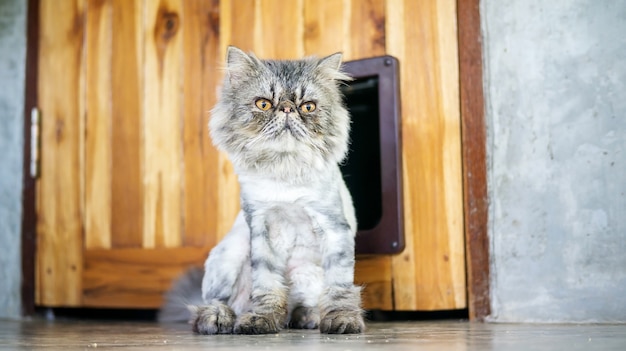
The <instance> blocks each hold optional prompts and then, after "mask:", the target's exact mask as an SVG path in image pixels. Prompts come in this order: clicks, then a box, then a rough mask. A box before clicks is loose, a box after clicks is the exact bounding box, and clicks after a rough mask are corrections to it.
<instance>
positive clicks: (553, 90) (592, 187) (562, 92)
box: [481, 0, 626, 322]
mask: <svg viewBox="0 0 626 351" xmlns="http://www.w3.org/2000/svg"><path fill="white" fill-rule="evenodd" d="M481 16H482V27H483V37H484V41H483V45H484V48H483V50H484V67H485V94H486V100H487V111H486V113H487V124H488V135H489V140H488V150H489V183H490V184H489V192H490V240H491V243H492V247H491V250H492V309H493V315H492V317H491V318H492V319H493V320H495V321H525V322H528V321H541V322H552V321H626V195H625V193H626V85H625V84H626V1H620V0H616V1H597V0H550V1H545V0H507V1H501V0H482V2H481Z"/></svg>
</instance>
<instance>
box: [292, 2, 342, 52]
mask: <svg viewBox="0 0 626 351" xmlns="http://www.w3.org/2000/svg"><path fill="white" fill-rule="evenodd" d="M344 7H347V6H345V4H344V1H317V0H305V1H304V32H303V39H302V40H303V41H304V54H305V55H307V56H308V55H316V56H326V55H330V54H333V53H335V52H339V51H343V48H344V41H349V34H348V33H347V32H346V30H345V29H346V27H347V26H344V12H348V13H349V9H346V8H344ZM344 56H345V52H344ZM344 59H345V57H344Z"/></svg>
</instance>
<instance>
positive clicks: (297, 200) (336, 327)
mask: <svg viewBox="0 0 626 351" xmlns="http://www.w3.org/2000/svg"><path fill="white" fill-rule="evenodd" d="M349 79H350V78H349V77H348V76H347V75H346V74H344V73H343V72H342V71H341V54H339V53H338V54H334V55H330V56H328V57H325V58H322V59H317V58H306V59H302V60H287V61H277V60H260V59H258V58H256V57H255V56H254V55H252V54H246V53H245V52H243V51H241V50H239V49H237V48H235V47H229V48H228V53H227V67H226V75H225V78H224V83H223V86H222V92H221V99H220V100H219V102H218V104H217V105H216V107H215V108H214V109H213V111H212V116H211V120H210V122H209V127H210V131H211V137H212V139H213V142H214V144H215V145H216V146H217V147H218V148H219V149H220V150H222V151H224V152H226V154H227V155H228V157H229V158H230V160H231V161H232V163H233V165H234V168H235V172H236V173H237V175H238V179H239V184H240V189H241V208H242V209H241V212H240V213H239V215H238V216H237V218H236V220H235V223H234V225H233V227H232V229H231V231H230V232H229V233H228V235H227V236H226V237H225V238H224V239H223V240H222V241H221V242H220V243H219V244H218V245H217V246H216V247H215V248H214V249H213V250H212V251H211V253H210V255H209V257H208V259H207V260H206V263H205V267H204V268H205V270H204V277H203V279H202V300H203V301H204V303H203V304H200V305H194V306H191V307H190V310H191V311H192V314H193V315H192V320H191V323H192V326H193V330H194V331H195V332H197V333H200V334H229V333H236V334H266V333H276V332H278V331H279V330H280V329H282V328H285V327H290V328H302V329H314V328H318V327H319V329H320V331H321V332H322V333H338V334H341V333H360V332H362V331H363V329H364V323H363V314H362V310H361V306H360V305H361V296H360V292H361V289H360V287H357V286H355V285H354V283H353V279H354V262H355V259H354V236H355V232H356V218H355V213H354V208H353V205H352V199H351V197H350V194H349V192H348V190H347V188H346V186H345V184H344V182H343V178H342V175H341V173H340V171H339V167H338V163H339V162H341V161H342V160H343V159H344V157H345V155H346V152H347V150H348V134H349V128H350V118H349V115H348V112H347V111H346V109H345V107H344V105H343V100H342V96H341V93H340V91H339V84H341V82H342V81H345V80H349Z"/></svg>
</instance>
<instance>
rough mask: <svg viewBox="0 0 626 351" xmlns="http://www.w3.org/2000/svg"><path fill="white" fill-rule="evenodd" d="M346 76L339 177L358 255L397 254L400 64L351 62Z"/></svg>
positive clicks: (400, 244)
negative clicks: (346, 123) (344, 149)
mask: <svg viewBox="0 0 626 351" xmlns="http://www.w3.org/2000/svg"><path fill="white" fill-rule="evenodd" d="M344 70H345V71H346V72H347V73H348V74H349V75H350V76H352V77H353V78H354V80H353V81H351V82H347V83H346V85H345V86H343V87H342V92H343V94H344V96H345V102H346V106H347V107H348V110H349V111H350V115H351V118H352V125H351V131H350V140H351V143H350V150H349V152H348V157H347V159H346V160H345V161H344V163H343V164H342V165H341V171H342V173H343V177H344V180H345V182H346V184H347V186H348V189H349V190H350V193H351V194H352V199H353V201H354V207H355V210H356V217H357V222H358V233H357V237H356V253H357V254H392V253H399V252H401V251H402V250H403V249H404V226H403V220H402V215H403V211H402V159H401V145H402V144H401V137H400V135H401V131H400V105H399V104H400V96H399V95H400V92H399V90H400V89H399V85H398V61H397V59H395V58H394V57H391V56H382V57H374V58H368V59H362V60H355V61H349V62H346V63H345V64H344Z"/></svg>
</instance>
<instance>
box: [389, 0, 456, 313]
mask: <svg viewBox="0 0 626 351" xmlns="http://www.w3.org/2000/svg"><path fill="white" fill-rule="evenodd" d="M387 11H388V14H387V15H388V16H389V17H388V22H389V23H390V25H389V26H387V29H388V30H389V34H388V36H387V41H388V42H387V51H388V52H389V53H390V54H392V55H394V56H396V57H398V58H399V59H400V62H401V72H402V74H401V79H400V80H401V94H402V111H403V112H402V114H403V120H402V123H403V126H402V133H403V167H404V176H403V180H404V187H405V194H404V201H405V225H406V228H405V232H406V233H407V248H406V250H405V252H403V253H402V254H401V255H398V256H394V258H393V262H392V263H393V284H394V297H395V308H396V309H397V310H445V309H459V308H464V307H465V306H466V301H465V276H464V262H463V259H464V251H463V227H462V223H463V212H462V198H461V196H462V195H461V194H462V188H461V174H462V171H461V159H460V118H459V111H458V98H455V96H456V94H457V92H458V63H457V62H456V57H457V56H456V51H455V50H456V49H455V48H456V31H455V27H456V25H455V22H454V19H455V6H454V3H452V2H451V1H450V0H439V1H433V2H415V1H408V0H404V1H401V0H392V1H389V2H388V4H387ZM391 23H393V24H394V25H393V26H392V25H391ZM398 23H401V24H402V27H401V28H399V27H397V25H398ZM407 269H408V270H407Z"/></svg>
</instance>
